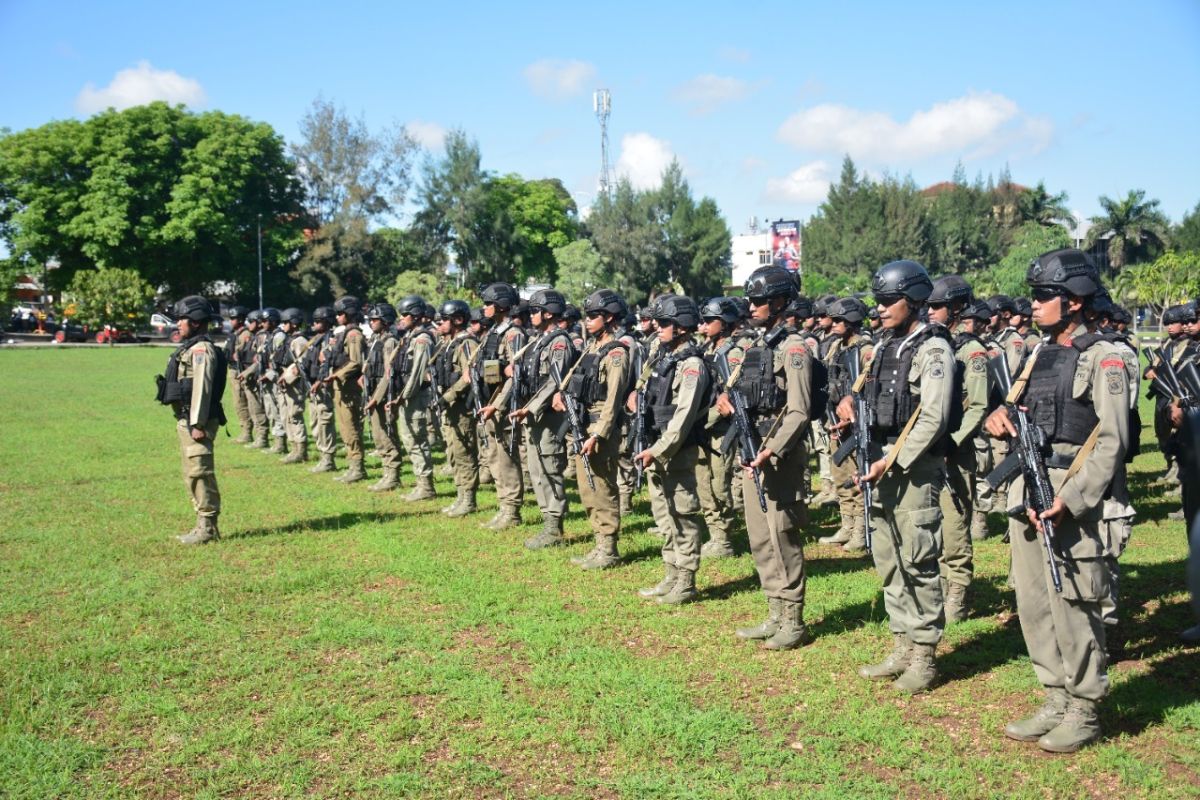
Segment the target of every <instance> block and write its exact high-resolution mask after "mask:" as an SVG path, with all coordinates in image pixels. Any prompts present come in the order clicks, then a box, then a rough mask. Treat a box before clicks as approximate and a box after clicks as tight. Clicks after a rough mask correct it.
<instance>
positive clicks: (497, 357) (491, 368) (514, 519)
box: [471, 283, 525, 531]
mask: <svg viewBox="0 0 1200 800" xmlns="http://www.w3.org/2000/svg"><path fill="white" fill-rule="evenodd" d="M481 297H482V298H483V314H484V316H485V317H487V318H488V319H490V320H491V322H492V327H491V328H490V329H489V330H488V332H487V334H486V335H485V336H484V338H483V341H482V343H481V344H480V346H479V349H478V350H477V351H476V352H475V360H474V362H473V363H472V365H471V369H472V370H473V371H475V372H476V375H477V376H478V377H477V378H476V379H475V380H476V382H477V383H480V384H482V390H478V389H477V390H478V391H481V393H482V394H486V395H487V397H486V398H483V397H481V399H480V402H481V403H483V408H482V409H480V415H481V416H482V418H483V421H484V422H485V423H488V424H487V426H486V430H487V436H488V439H489V440H490V447H488V448H486V456H485V457H486V458H487V460H488V464H489V466H490V472H491V474H492V480H494V481H495V482H496V502H497V504H498V506H499V507H498V508H497V510H496V515H495V516H493V517H492V518H491V519H490V520H488V521H487V522H485V523H484V524H483V527H484V528H488V529H490V530H494V531H502V530H504V529H505V528H512V527H515V526H517V525H520V524H521V501H522V499H523V496H524V494H525V485H524V475H523V473H522V470H521V464H520V463H519V462H518V460H517V459H516V458H514V457H513V456H512V454H510V453H509V452H508V448H507V447H504V445H503V443H504V442H506V441H507V440H508V434H509V430H508V429H509V425H511V423H510V422H508V417H507V416H505V415H503V414H497V413H496V412H497V411H499V407H498V406H497V405H496V403H495V400H494V398H495V396H496V394H497V393H498V392H499V391H500V388H501V386H502V385H503V383H504V370H505V368H506V367H508V365H509V364H511V363H512V361H513V358H514V357H515V356H516V354H517V352H518V351H519V350H520V349H521V348H522V347H524V346H525V330H524V329H523V328H521V326H519V325H517V324H516V322H514V321H513V320H512V319H511V318H510V312H512V311H513V310H514V309H516V307H517V305H518V304H519V303H520V298H519V297H518V296H517V290H516V289H514V288H513V287H512V286H510V285H509V284H507V283H493V284H491V285H490V286H487V287H486V288H485V289H484V290H483V292H482V294H481Z"/></svg>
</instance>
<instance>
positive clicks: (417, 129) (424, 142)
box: [404, 119, 449, 150]
mask: <svg viewBox="0 0 1200 800" xmlns="http://www.w3.org/2000/svg"><path fill="white" fill-rule="evenodd" d="M404 129H405V130H406V131H408V135H409V136H411V137H412V138H413V140H414V141H415V142H416V143H417V144H419V145H421V147H424V148H425V149H426V150H441V149H442V147H443V146H444V145H445V144H446V134H447V133H449V131H447V130H446V129H445V128H444V127H442V126H441V125H438V124H437V123H436V122H422V121H421V120H419V119H416V120H413V121H412V122H409V123H406V124H405V126H404Z"/></svg>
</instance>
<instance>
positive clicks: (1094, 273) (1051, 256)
mask: <svg viewBox="0 0 1200 800" xmlns="http://www.w3.org/2000/svg"><path fill="white" fill-rule="evenodd" d="M1025 282H1026V283H1028V284H1029V285H1030V286H1032V287H1035V288H1047V289H1059V290H1061V291H1064V292H1067V293H1068V294H1072V295H1074V296H1075V297H1091V296H1092V295H1094V294H1095V293H1096V292H1098V291H1100V272H1099V270H1097V269H1096V265H1095V264H1093V263H1092V260H1091V259H1090V258H1088V255H1087V253H1085V252H1083V251H1082V250H1076V249H1075V248H1074V247H1064V248H1063V249H1061V250H1051V251H1050V252H1049V253H1042V254H1041V255H1040V256H1038V257H1037V258H1035V259H1034V260H1033V262H1032V263H1031V264H1030V265H1029V271H1028V272H1026V273H1025Z"/></svg>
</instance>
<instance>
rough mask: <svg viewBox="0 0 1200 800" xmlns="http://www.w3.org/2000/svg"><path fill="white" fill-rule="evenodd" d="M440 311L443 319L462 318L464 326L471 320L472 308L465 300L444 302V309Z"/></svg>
mask: <svg viewBox="0 0 1200 800" xmlns="http://www.w3.org/2000/svg"><path fill="white" fill-rule="evenodd" d="M438 311H439V313H441V315H442V319H451V318H453V317H462V324H464V325H466V324H467V321H468V320H470V319H471V307H470V306H469V305H467V304H466V302H465V301H463V300H443V301H442V307H441V308H440V309H438Z"/></svg>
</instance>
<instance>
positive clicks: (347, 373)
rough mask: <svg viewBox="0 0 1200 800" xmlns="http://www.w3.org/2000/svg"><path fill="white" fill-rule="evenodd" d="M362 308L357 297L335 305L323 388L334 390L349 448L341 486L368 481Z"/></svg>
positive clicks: (339, 426) (342, 433) (337, 414)
mask: <svg viewBox="0 0 1200 800" xmlns="http://www.w3.org/2000/svg"><path fill="white" fill-rule="evenodd" d="M361 308H362V306H361V304H360V303H359V300H358V298H357V297H355V296H354V295H345V296H344V297H339V298H338V299H337V302H335V303H334V304H333V313H334V318H335V319H336V320H337V327H336V328H335V329H334V331H333V338H332V341H331V342H330V343H329V351H328V354H327V355H326V364H328V365H329V375H328V377H326V378H324V379H323V380H322V381H321V385H322V386H332V387H333V416H334V419H335V420H336V422H337V429H338V435H339V436H341V437H342V442H343V443H345V445H346V462H347V464H348V468H347V469H346V471H345V472H344V473H343V474H341V475H339V476H337V477H336V478H334V480H335V481H338V482H339V483H356V482H358V481H361V480H365V479H366V477H367V473H366V471H365V470H364V469H363V444H362V422H363V420H362V415H363V390H362V384H361V383H359V378H360V377H361V376H362V371H363V349H364V348H363V338H364V337H363V332H362V329H361V328H359V326H358V320H359V316H360V315H361V314H362V310H361Z"/></svg>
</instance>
